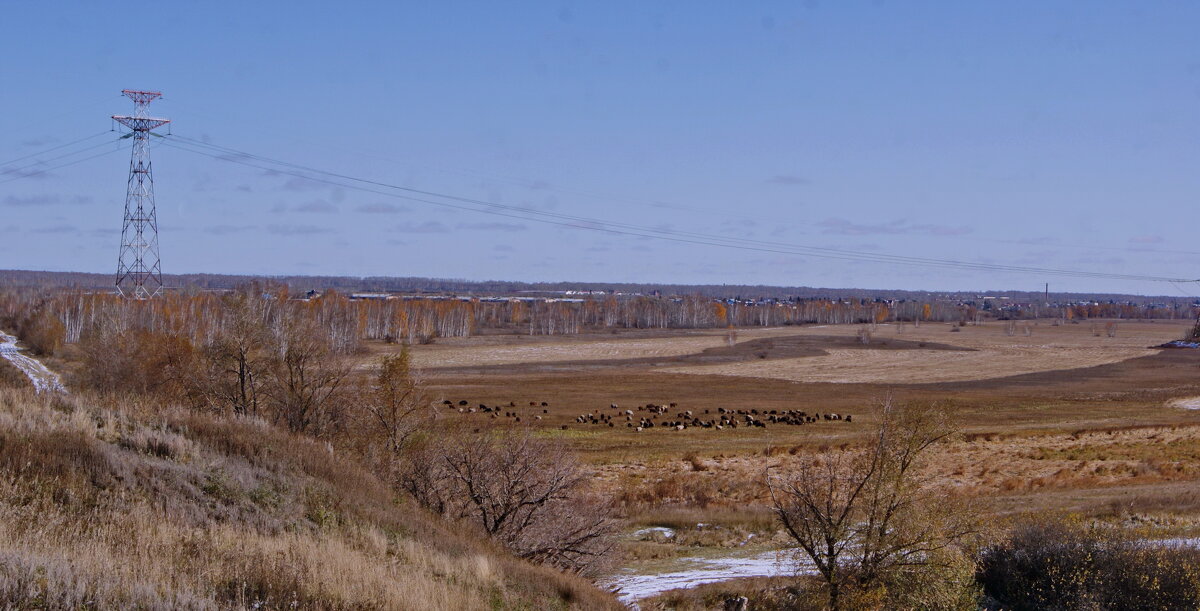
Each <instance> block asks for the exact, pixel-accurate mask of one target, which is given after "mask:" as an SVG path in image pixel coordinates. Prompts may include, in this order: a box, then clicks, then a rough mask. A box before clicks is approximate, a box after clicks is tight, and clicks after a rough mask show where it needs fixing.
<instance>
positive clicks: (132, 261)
mask: <svg viewBox="0 0 1200 611" xmlns="http://www.w3.org/2000/svg"><path fill="white" fill-rule="evenodd" d="M121 93H123V94H125V96H127V97H128V98H129V99H131V100H133V108H134V112H133V116H126V115H113V117H112V118H113V120H114V121H116V122H118V123H120V124H121V125H124V126H125V127H128V128H129V129H130V130H131V131H130V132H129V134H126V136H125V137H126V138H129V137H132V138H133V154H132V156H131V157H130V160H129V184H128V187H127V188H126V190H125V223H124V224H123V225H122V226H121V255H120V257H119V259H118V260H117V283H116V284H117V292H118V293H120V294H121V295H123V296H125V297H130V298H133V299H146V298H149V297H154V296H156V295H158V294H160V293H161V292H162V267H161V265H160V262H159V259H158V214H157V212H156V211H155V209H154V173H153V172H151V171H150V135H151V134H152V133H153V132H152V131H151V130H153V129H155V128H158V127H162V126H163V125H166V124H167V123H170V122H171V121H170V120H169V119H156V118H153V117H150V116H148V115H147V114H146V107H147V106H149V105H150V102H153V101H154V100H156V99H158V98H160V97H162V93H160V92H158V91H133V90H130V89H125V90H123V91H121ZM154 135H155V136H157V135H158V134H154Z"/></svg>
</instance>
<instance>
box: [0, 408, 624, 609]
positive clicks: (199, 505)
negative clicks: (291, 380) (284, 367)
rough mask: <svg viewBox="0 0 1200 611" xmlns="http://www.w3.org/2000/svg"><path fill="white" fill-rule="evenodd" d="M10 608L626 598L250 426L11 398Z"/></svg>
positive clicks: (0, 596) (2, 587) (1, 511)
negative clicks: (504, 547) (529, 559)
mask: <svg viewBox="0 0 1200 611" xmlns="http://www.w3.org/2000/svg"><path fill="white" fill-rule="evenodd" d="M0 606H3V607H16V608H29V607H36V608H78V607H85V606H88V607H93V606H94V607H100V608H132V607H138V608H146V609H168V608H169V609H178V608H191V609H224V608H233V609H236V608H284V607H293V606H294V607H300V608H318V609H319V608H325V609H399V608H414V606H415V607H419V608H422V609H493V608H538V609H542V608H549V609H553V608H559V609H567V608H580V609H583V608H587V609H591V608H616V607H617V605H616V603H615V602H614V601H613V600H612V599H611V598H610V597H608V596H607V595H605V594H603V593H601V592H599V591H597V590H596V589H594V588H593V587H592V586H591V585H590V584H588V583H587V582H586V581H584V580H582V579H578V578H574V577H569V576H565V575H561V574H559V573H556V572H554V571H552V570H549V569H546V568H543V567H537V566H533V565H530V564H528V563H525V562H521V561H518V560H516V559H513V558H512V557H510V556H507V555H505V554H503V553H502V552H500V551H499V550H497V549H495V548H493V547H492V546H490V545H489V544H487V543H486V542H482V541H480V540H479V539H477V538H475V537H472V536H470V534H469V532H464V531H463V529H461V528H454V527H451V526H448V525H444V524H442V523H440V522H439V521H437V520H435V519H432V518H431V517H429V516H427V515H425V514H423V513H422V512H421V511H420V510H419V509H417V508H415V507H413V506H411V504H407V503H405V502H404V501H403V500H399V499H397V498H396V497H395V496H394V495H393V494H392V493H391V492H390V491H389V490H388V489H387V488H386V487H385V486H383V485H382V484H381V483H380V482H379V481H378V480H376V479H375V478H374V477H372V476H371V475H370V474H368V473H366V472H364V471H363V470H362V469H361V468H359V467H358V466H357V465H356V464H354V463H353V462H352V461H349V460H346V459H344V458H343V457H341V456H339V455H337V454H336V453H335V452H333V451H331V449H330V448H328V447H327V446H325V445H324V444H320V443H316V442H312V441H309V440H305V439H303V438H300V437H296V436H292V435H289V434H286V433H283V432H280V431H278V430H275V429H273V428H271V427H268V426H265V425H263V424H261V423H256V422H253V421H228V420H218V419H213V418H209V417H206V416H202V415H196V414H188V413H183V412H176V411H173V410H161V409H149V408H148V407H146V406H136V405H132V406H130V405H125V406H121V407H118V408H115V409H106V408H100V407H96V405H95V404H94V403H91V402H89V401H88V400H86V399H80V398H64V397H35V396H33V395H32V394H30V393H26V392H17V391H0Z"/></svg>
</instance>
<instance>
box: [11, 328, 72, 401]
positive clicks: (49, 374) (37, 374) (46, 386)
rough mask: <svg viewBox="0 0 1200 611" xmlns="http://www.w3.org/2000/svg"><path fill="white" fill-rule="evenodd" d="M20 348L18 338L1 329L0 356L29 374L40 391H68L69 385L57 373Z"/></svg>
mask: <svg viewBox="0 0 1200 611" xmlns="http://www.w3.org/2000/svg"><path fill="white" fill-rule="evenodd" d="M20 350H21V349H20V348H18V347H17V338H15V337H13V336H11V335H8V334H7V333H4V332H3V331H0V356H2V357H4V358H5V359H8V362H10V363H12V364H13V365H15V366H16V367H17V369H20V370H21V372H22V373H24V374H25V375H26V376H28V377H29V381H30V382H32V383H33V387H34V388H35V389H36V390H37V391H38V392H39V393H40V392H61V393H65V392H67V387H66V386H63V383H62V380H61V379H60V378H59V377H58V374H57V373H54V372H53V371H50V369H49V368H47V367H46V366H45V365H43V364H42V363H41V362H40V361H38V360H37V359H34V358H32V357H29V356H26V355H24V354H21V352H20Z"/></svg>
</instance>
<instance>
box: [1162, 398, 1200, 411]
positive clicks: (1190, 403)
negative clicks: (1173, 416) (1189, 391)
mask: <svg viewBox="0 0 1200 611" xmlns="http://www.w3.org/2000/svg"><path fill="white" fill-rule="evenodd" d="M1167 406H1168V407H1178V408H1182V409H1200V397H1184V398H1182V399H1171V400H1170V401H1168V402H1167Z"/></svg>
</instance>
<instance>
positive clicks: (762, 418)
mask: <svg viewBox="0 0 1200 611" xmlns="http://www.w3.org/2000/svg"><path fill="white" fill-rule="evenodd" d="M443 405H444V406H445V407H447V408H451V409H453V408H454V407H455V403H454V402H453V401H450V400H446V401H443ZM549 406H550V404H549V403H547V402H545V401H542V402H540V403H539V402H537V401H530V402H529V407H531V408H533V409H534V411H536V410H537V409H538V408H541V411H542V413H541V414H534V416H533V419H534V420H541V419H542V416H543V415H544V414H549V413H550V410H549V409H547V408H548V407H549ZM457 407H458V412H459V413H461V414H474V413H479V414H489V415H490V416H491V417H492V418H500V417H504V418H507V419H511V420H513V421H514V422H521V414H520V413H519V412H517V404H516V402H513V401H510V402H509V403H508V405H507V406H498V405H486V404H483V403H480V404H479V406H478V407H477V408H476V407H473V406H471V404H470V403H469V402H467V401H459V402H458V404H457ZM635 417H636V419H635ZM823 420H824V421H841V422H853V421H854V418H853V416H851V415H849V414H834V413H826V414H819V413H814V414H809V413H808V412H805V411H801V410H795V409H782V410H776V409H772V410H767V409H763V410H758V409H725V408H724V407H718V408H717V409H716V413H713V410H710V409H705V410H704V411H703V412H699V411H697V412H693V411H692V410H690V409H679V406H678V405H676V404H674V403H669V404H666V405H656V404H654V403H647V404H646V405H639V406H637V411H634V410H631V409H626V410H621V408H620V406H619V405H617V404H616V403H613V404H611V405H609V406H608V411H600V412H589V413H586V414H580V415H579V416H577V417H576V418H575V422H576V423H577V424H590V425H598V426H607V427H609V428H615V427H616V426H618V425H619V424H621V423H624V424H625V428H631V429H633V430H634V431H636V432H639V433H640V432H642V431H643V430H645V429H650V428H655V427H660V428H667V429H673V430H676V431H682V430H684V429H688V428H706V429H715V430H718V431H720V430H723V429H736V428H739V427H758V428H766V427H767V425H768V424H783V425H791V426H801V425H804V424H810V423H815V422H821V421H823ZM562 428H563V429H564V430H565V429H567V428H568V425H566V424H564V425H562Z"/></svg>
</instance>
